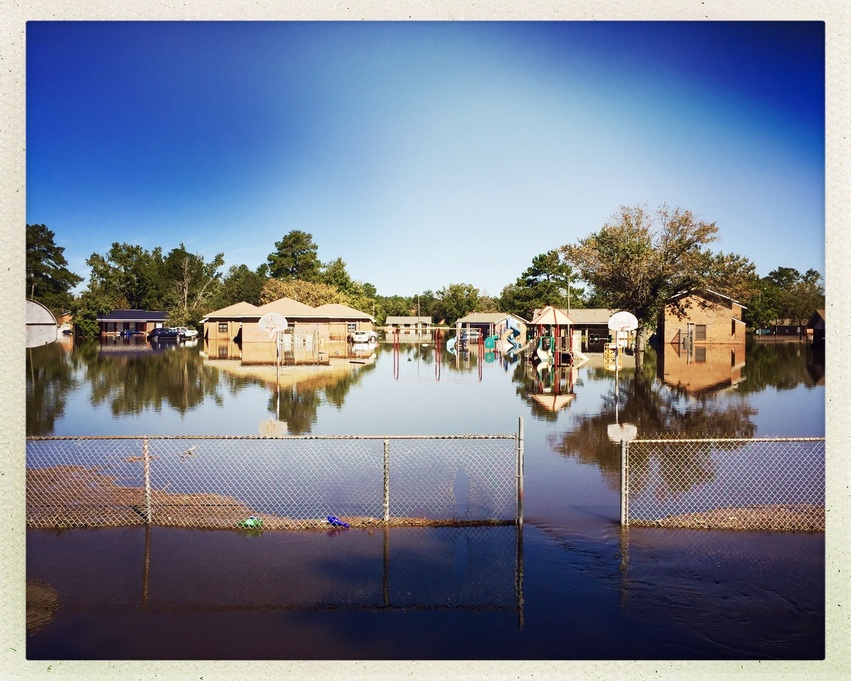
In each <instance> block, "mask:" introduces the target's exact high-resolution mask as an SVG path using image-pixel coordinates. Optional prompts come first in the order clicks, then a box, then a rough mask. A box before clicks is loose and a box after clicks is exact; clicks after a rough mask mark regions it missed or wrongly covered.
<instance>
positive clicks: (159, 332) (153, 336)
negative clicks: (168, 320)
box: [148, 326, 180, 341]
mask: <svg viewBox="0 0 851 681" xmlns="http://www.w3.org/2000/svg"><path fill="white" fill-rule="evenodd" d="M179 339H180V332H179V331H175V330H174V329H170V328H168V327H165V326H161V327H159V328H157V329H154V330H153V331H151V332H150V333H149V334H148V340H149V341H161V340H179Z"/></svg>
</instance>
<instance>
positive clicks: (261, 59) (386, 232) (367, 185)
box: [26, 21, 825, 296]
mask: <svg viewBox="0 0 851 681" xmlns="http://www.w3.org/2000/svg"><path fill="white" fill-rule="evenodd" d="M26 50H27V83H26V97H27V113H26V117H27V118H26V122H27V187H26V191H27V223H29V224H34V223H42V224H45V225H47V226H48V228H50V229H51V230H53V231H54V232H55V234H56V241H57V243H58V244H59V245H60V246H63V247H64V248H65V255H66V257H67V259H68V261H69V265H70V269H71V270H72V271H74V272H76V273H77V274H80V275H81V276H87V275H88V268H87V266H86V265H85V261H86V259H87V258H88V257H89V256H90V255H91V254H92V253H101V254H105V253H106V252H107V251H108V250H109V248H110V245H111V244H112V243H113V242H115V241H118V242H124V243H129V244H138V245H141V246H143V247H144V248H146V249H148V250H152V249H153V248H155V247H157V246H160V247H162V249H163V252H164V253H167V252H168V251H170V250H171V249H172V248H175V247H177V246H178V245H179V244H180V243H181V242H183V243H184V244H185V245H186V247H187V249H188V250H190V251H191V252H194V253H199V254H201V255H203V256H204V257H205V258H206V259H207V260H210V259H212V257H213V256H215V254H216V253H219V252H223V253H224V256H225V268H224V269H227V268H228V267H230V266H231V265H240V264H245V265H248V266H249V267H250V268H252V269H254V268H256V267H257V266H258V265H260V264H262V263H264V262H265V261H266V257H267V256H268V255H269V253H271V252H272V251H273V250H274V244H275V242H276V241H279V240H281V238H282V237H283V236H284V235H285V234H287V233H288V232H290V231H292V230H296V229H297V230H302V231H305V232H309V233H310V234H312V235H313V240H314V242H315V243H316V244H317V246H318V247H319V253H318V254H319V258H320V260H321V261H322V262H330V261H332V260H334V259H336V258H338V257H340V258H342V259H343V260H344V261H345V263H346V266H347V269H348V272H349V274H350V275H351V276H352V278H354V279H359V280H361V281H365V282H370V283H372V284H374V285H375V286H376V287H377V289H378V292H379V293H380V294H381V295H385V296H386V295H394V294H400V295H412V294H415V293H418V292H423V291H425V290H432V291H435V292H436V291H438V290H440V289H441V288H444V287H446V286H448V285H449V284H452V283H468V284H473V285H474V286H476V287H477V288H479V289H480V291H481V292H482V293H486V294H489V295H493V296H497V295H499V294H500V292H501V291H502V289H503V287H504V286H506V285H507V284H510V283H513V282H514V281H515V280H516V279H517V277H518V276H520V274H521V273H522V272H523V271H524V270H525V269H526V268H527V267H528V266H529V265H530V264H531V261H532V258H533V257H534V256H536V255H538V254H540V253H544V252H546V251H548V250H551V249H553V248H558V247H559V246H561V245H563V244H567V243H574V242H576V241H577V240H578V239H580V238H582V237H585V236H588V235H589V234H591V233H592V232H595V231H597V230H598V229H599V228H600V227H601V226H602V225H603V224H604V223H605V221H606V220H607V219H608V218H609V217H610V216H612V215H613V214H614V213H615V212H616V211H617V210H618V207H619V206H621V205H637V204H645V205H647V206H648V207H649V208H651V209H655V208H656V207H657V206H658V205H660V204H662V203H667V204H668V205H670V206H679V207H681V208H684V209H688V210H691V211H692V212H693V213H695V215H696V216H697V217H698V218H699V219H702V220H706V221H708V222H715V223H716V224H717V226H718V228H719V240H718V241H717V242H716V243H715V244H714V245H713V246H712V248H713V250H716V251H718V250H723V251H725V252H734V253H738V254H740V255H743V256H746V257H747V258H749V259H750V260H751V261H753V262H754V263H755V264H756V266H757V270H758V272H759V274H761V275H765V274H768V272H770V271H771V270H773V269H775V268H776V267H779V266H785V267H794V268H797V269H798V270H800V271H801V272H803V271H805V270H807V269H810V268H814V269H816V270H818V271H819V272H821V273H822V274H824V271H825V268H824V247H825V236H824V229H825V228H824V215H825V210H824V182H825V175H824V153H825V144H824V133H825V128H824V117H825V104H824V25H823V24H822V23H820V22H802V23H797V22H729V23H728V22H685V23H679V22H622V23H621V22H593V23H592V22H576V23H574V22H566V23H561V22H541V23H538V22H504V23H503V22H494V23H490V22H458V23H448V22H445V23H444V22H435V23H431V22H426V23H422V22H410V23H406V22H386V23H383V22H352V23H346V22H328V23H322V22H316V23H312V22H281V23H277V22H256V23H255V22H237V23H228V22H103V21H97V22H29V23H28V25H27V44H26Z"/></svg>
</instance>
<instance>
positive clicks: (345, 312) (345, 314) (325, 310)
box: [313, 303, 372, 320]
mask: <svg viewBox="0 0 851 681" xmlns="http://www.w3.org/2000/svg"><path fill="white" fill-rule="evenodd" d="M313 313H314V314H319V315H322V316H323V317H335V318H337V319H370V320H371V319H372V317H371V316H370V315H368V314H367V313H366V312H361V311H360V310H356V309H354V308H353V307H349V306H348V305H340V304H339V303H326V304H325V305H320V306H319V307H314V308H313Z"/></svg>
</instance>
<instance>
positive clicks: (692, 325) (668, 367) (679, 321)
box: [656, 290, 745, 394]
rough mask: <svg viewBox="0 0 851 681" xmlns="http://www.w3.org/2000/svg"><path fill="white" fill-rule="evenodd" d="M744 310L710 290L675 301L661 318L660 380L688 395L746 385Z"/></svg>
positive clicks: (672, 301) (658, 362)
mask: <svg viewBox="0 0 851 681" xmlns="http://www.w3.org/2000/svg"><path fill="white" fill-rule="evenodd" d="M744 309H745V308H744V306H742V305H741V304H739V303H738V302H736V301H735V300H733V299H732V298H730V297H728V296H725V295H722V294H720V293H717V292H715V291H711V290H705V291H701V292H690V293H684V294H681V295H679V296H675V297H674V298H672V299H671V300H670V301H669V302H668V303H667V304H666V305H665V310H664V313H663V314H661V315H660V317H659V324H658V326H657V336H658V338H659V339H660V341H661V342H660V344H659V348H658V350H657V359H656V370H657V374H658V377H659V379H660V380H661V381H662V382H663V383H665V384H667V385H672V386H676V387H678V388H680V389H682V390H685V391H686V392H687V393H689V394H700V393H706V392H714V391H716V390H721V389H724V388H728V387H730V386H733V385H736V384H737V383H739V382H741V381H742V380H744V367H745V323H744V322H743V321H742V312H743V310H744Z"/></svg>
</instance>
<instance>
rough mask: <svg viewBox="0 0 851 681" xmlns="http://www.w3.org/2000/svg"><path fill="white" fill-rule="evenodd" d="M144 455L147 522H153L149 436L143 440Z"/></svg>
mask: <svg viewBox="0 0 851 681" xmlns="http://www.w3.org/2000/svg"><path fill="white" fill-rule="evenodd" d="M142 457H143V459H144V461H145V522H146V523H147V524H148V525H150V524H151V456H150V453H149V452H148V438H145V439H144V440H142Z"/></svg>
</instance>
